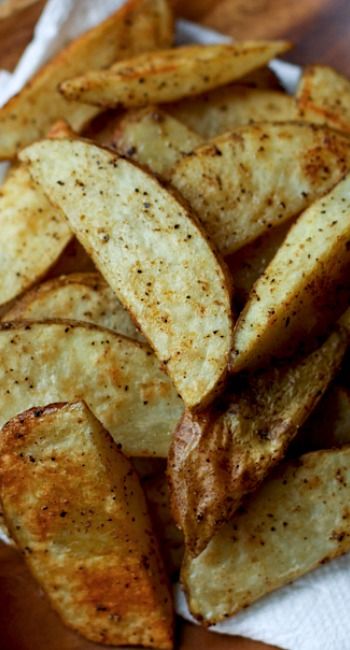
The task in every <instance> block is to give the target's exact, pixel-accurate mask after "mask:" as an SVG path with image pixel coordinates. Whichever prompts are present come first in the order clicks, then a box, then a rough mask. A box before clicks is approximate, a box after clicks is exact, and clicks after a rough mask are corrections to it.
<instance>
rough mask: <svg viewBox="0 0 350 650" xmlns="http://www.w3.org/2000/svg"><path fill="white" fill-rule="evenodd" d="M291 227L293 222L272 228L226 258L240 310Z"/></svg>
mask: <svg viewBox="0 0 350 650" xmlns="http://www.w3.org/2000/svg"><path fill="white" fill-rule="evenodd" d="M291 225H292V224H291V221H284V222H283V223H282V224H281V225H280V226H276V228H271V230H268V231H267V232H266V233H265V234H264V235H261V237H259V238H258V239H256V240H255V241H253V242H252V243H251V244H247V246H244V247H243V248H241V249H240V250H239V251H237V253H233V254H232V255H229V256H228V257H227V258H226V260H225V261H226V264H227V266H228V268H229V269H230V272H231V274H232V278H233V285H234V288H235V291H234V297H235V301H236V303H238V307H239V309H241V308H242V307H243V305H244V304H245V303H246V302H247V299H248V296H249V293H250V291H251V289H252V287H253V285H254V283H255V282H256V281H257V279H258V278H259V277H260V276H261V275H262V274H263V273H264V271H265V269H266V267H267V266H268V264H269V263H270V262H271V260H272V258H273V257H274V256H275V255H276V253H277V251H278V249H279V247H280V246H281V244H282V242H283V241H284V239H285V238H286V236H287V233H288V232H289V229H290V227H291Z"/></svg>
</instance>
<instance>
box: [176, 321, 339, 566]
mask: <svg viewBox="0 0 350 650" xmlns="http://www.w3.org/2000/svg"><path fill="white" fill-rule="evenodd" d="M349 341H350V309H349V310H348V311H347V312H346V314H345V317H344V320H343V321H340V322H339V323H338V324H337V327H336V328H335V330H334V331H333V333H332V334H331V335H330V337H329V338H328V339H327V340H326V342H325V343H324V344H323V345H322V346H321V347H320V348H318V349H317V350H316V351H314V352H312V353H311V354H309V355H308V356H306V357H301V358H300V359H298V360H296V361H294V362H291V363H288V364H285V365H282V366H275V367H272V368H271V369H267V370H263V371H261V372H260V373H259V372H255V373H254V374H252V375H251V376H248V377H247V378H246V381H244V379H242V378H239V379H237V380H236V383H234V384H233V386H231V387H230V388H229V389H228V390H227V392H226V395H224V396H223V397H222V398H221V399H219V400H218V401H217V402H216V403H214V404H213V405H211V406H210V407H208V409H206V410H204V411H202V412H201V413H198V414H193V413H191V412H189V411H187V412H185V414H184V416H183V419H182V421H180V423H179V426H178V428H177V430H176V432H175V435H174V438H173V441H172V444H171V448H170V453H169V470H168V471H169V477H170V484H171V499H172V510H173V515H174V518H175V521H176V522H177V524H178V525H179V527H180V528H181V529H182V531H183V533H184V536H185V542H186V548H187V549H188V550H189V552H190V553H191V554H193V555H198V553H200V552H201V551H202V550H203V549H204V548H205V547H206V545H207V544H208V542H209V541H210V539H211V538H212V537H213V535H214V533H215V532H216V531H217V530H218V529H219V527H220V526H221V525H222V524H224V523H225V522H227V521H229V520H230V518H231V517H232V515H233V514H234V512H235V511H236V510H237V508H238V507H239V506H240V504H241V501H242V498H243V497H244V496H245V495H246V494H247V493H249V492H252V491H253V490H255V489H256V487H257V486H258V485H259V484H260V483H261V482H262V481H263V479H264V478H265V477H266V475H267V474H268V472H269V471H270V470H271V468H272V467H273V466H274V465H275V464H276V463H277V462H279V461H281V460H282V458H283V457H284V455H285V452H286V449H287V447H288V445H289V443H290V442H291V440H292V439H293V438H294V437H295V435H296V433H297V431H298V429H299V427H300V426H301V425H302V424H303V422H304V421H305V419H306V418H307V416H308V415H309V413H310V412H311V411H312V410H313V408H314V407H315V405H316V404H317V402H318V400H319V399H320V398H321V396H322V394H323V393H324V391H325V390H326V389H327V387H328V384H329V383H330V381H331V380H332V379H333V377H334V375H335V373H336V372H337V370H338V368H339V366H340V364H341V361H342V358H343V356H344V354H345V352H346V349H347V347H348V344H349Z"/></svg>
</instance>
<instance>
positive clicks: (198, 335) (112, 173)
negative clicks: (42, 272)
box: [21, 140, 232, 407]
mask: <svg viewBox="0 0 350 650" xmlns="http://www.w3.org/2000/svg"><path fill="white" fill-rule="evenodd" d="M21 157H22V158H23V160H24V159H25V160H26V161H28V162H29V163H30V170H31V173H32V175H33V177H34V178H35V180H36V181H37V182H38V183H40V184H41V186H42V188H43V190H44V191H45V192H46V193H47V194H48V195H49V196H50V200H52V201H53V203H54V204H56V205H59V206H60V208H61V209H62V210H63V211H64V213H65V215H66V216H67V218H68V221H69V223H70V226H71V228H72V230H73V231H74V233H75V234H76V236H77V237H78V239H79V240H80V242H81V243H82V244H83V246H84V247H85V248H86V250H87V251H88V253H89V254H90V255H91V257H92V259H93V260H94V262H95V264H96V266H97V267H98V268H99V270H100V271H101V273H102V275H103V276H104V277H105V279H106V280H107V282H108V283H109V285H110V287H111V288H112V289H113V291H115V293H116V294H117V296H118V298H119V299H120V301H121V303H122V304H123V305H124V306H125V307H126V308H127V309H128V311H129V312H130V313H131V314H132V315H133V317H134V318H135V319H136V322H137V323H138V325H139V327H140V329H141V331H142V333H143V334H144V335H145V336H146V338H147V339H148V340H149V341H150V342H151V344H152V346H153V348H154V350H155V351H156V354H157V356H158V358H159V359H160V361H161V362H162V364H163V365H164V366H166V368H167V370H168V372H169V375H170V376H171V378H172V379H173V381H174V383H175V386H176V387H177V390H178V392H179V393H180V395H181V396H182V398H183V400H184V402H185V403H186V404H187V405H188V406H189V407H195V406H198V405H199V404H202V403H205V402H207V401H209V400H210V399H211V398H212V397H213V396H214V394H215V392H216V391H217V390H218V389H219V387H220V385H221V384H222V382H223V380H224V378H225V376H226V372H227V361H228V356H229V352H230V349H231V343H232V316H231V307H230V290H229V289H230V287H229V284H228V276H227V275H226V270H225V268H224V267H223V266H221V265H220V263H219V261H218V260H217V258H216V256H215V254H214V252H213V250H212V248H211V247H210V245H209V243H208V242H207V240H206V238H205V236H204V234H203V233H202V231H201V230H200V228H199V226H198V225H197V222H196V220H195V219H194V217H193V216H192V214H191V213H190V212H189V211H188V209H187V208H186V207H185V206H184V205H183V204H182V203H180V202H179V201H178V200H177V198H176V197H175V196H174V195H173V194H171V193H170V192H168V191H167V190H166V189H165V188H164V187H163V186H162V185H160V183H159V182H158V181H157V180H156V179H155V178H153V177H151V176H150V175H148V174H147V173H146V172H145V171H144V170H142V169H140V168H139V167H137V166H136V165H134V164H133V163H131V162H130V161H128V160H125V159H123V158H119V157H118V156H117V155H114V154H113V153H112V152H110V151H107V150H104V149H101V148H99V147H97V146H95V145H93V144H90V143H88V142H84V141H77V140H71V141H70V140H65V141H64V140H46V141H42V142H39V143H37V144H34V145H32V146H31V147H28V148H27V149H26V150H24V151H23V152H22V153H21Z"/></svg>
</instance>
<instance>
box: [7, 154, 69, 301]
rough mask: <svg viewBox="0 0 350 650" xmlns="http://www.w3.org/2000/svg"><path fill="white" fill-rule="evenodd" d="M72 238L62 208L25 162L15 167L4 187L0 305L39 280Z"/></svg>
mask: <svg viewBox="0 0 350 650" xmlns="http://www.w3.org/2000/svg"><path fill="white" fill-rule="evenodd" d="M70 239H71V229H70V226H69V224H68V223H67V220H66V219H65V218H64V216H63V214H62V212H61V211H60V210H59V209H58V208H55V207H53V206H52V205H51V203H49V201H48V199H47V198H46V196H45V194H44V192H43V191H42V190H41V189H40V187H37V186H36V185H35V183H34V182H33V181H32V179H31V176H30V174H29V172H28V170H27V168H26V167H25V166H24V165H19V166H17V167H15V168H14V169H13V170H12V171H11V172H10V174H9V175H8V177H7V178H6V180H5V182H4V184H3V185H2V186H1V188H0V250H1V252H0V278H1V282H0V305H4V304H5V303H7V302H8V301H10V300H13V298H15V297H16V296H18V295H19V294H21V293H22V292H23V291H25V290H26V289H28V288H29V287H30V286H31V285H33V284H34V283H35V282H38V280H40V279H41V278H42V277H43V276H44V275H45V273H47V271H48V270H49V269H50V267H51V266H53V265H54V263H55V262H56V260H57V259H58V258H59V256H60V255H61V253H62V251H63V250H64V249H65V247H66V245H67V243H68V242H69V240H70Z"/></svg>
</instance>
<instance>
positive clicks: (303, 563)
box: [182, 447, 350, 625]
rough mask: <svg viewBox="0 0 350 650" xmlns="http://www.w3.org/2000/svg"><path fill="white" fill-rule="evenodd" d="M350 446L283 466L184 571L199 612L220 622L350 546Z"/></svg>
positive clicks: (207, 620) (191, 601) (187, 562)
mask: <svg viewBox="0 0 350 650" xmlns="http://www.w3.org/2000/svg"><path fill="white" fill-rule="evenodd" d="M349 498H350V448H349V447H346V448H344V449H339V450H331V451H320V452H315V453H311V454H306V455H305V456H302V457H301V458H300V459H298V460H297V461H295V462H289V463H286V464H284V465H283V466H281V467H280V468H279V469H278V471H277V473H276V474H275V475H274V476H273V477H272V478H270V479H268V480H267V481H266V483H265V484H264V485H263V486H262V487H261V488H260V490H259V491H258V492H257V493H256V494H254V495H253V496H252V497H251V498H250V499H249V500H248V501H247V503H246V504H245V506H244V508H243V509H242V511H241V512H239V513H237V514H236V515H235V517H234V518H233V519H232V522H230V523H229V524H228V525H226V526H225V527H224V528H222V529H221V530H220V531H219V532H218V533H217V535H216V536H215V537H214V538H213V539H212V541H211V542H210V544H209V545H208V547H207V548H206V549H205V551H204V552H203V553H201V555H199V556H198V557H197V558H195V559H193V558H190V557H187V559H186V560H185V563H184V567H183V571H182V580H183V582H184V585H185V590H186V593H187V599H188V603H189V607H190V610H191V612H192V614H193V616H195V617H197V618H198V619H199V620H200V621H201V622H202V623H204V624H205V625H210V624H213V623H217V622H218V621H220V620H223V619H224V618H227V617H229V616H232V615H233V614H235V613H236V612H238V611H239V610H240V609H242V608H243V607H247V606H248V605H250V604H251V603H253V602H254V601H255V600H257V599H258V598H261V597H262V596H264V595H265V594H268V593H269V592H271V591H273V590H274V589H277V588H278V587H282V586H283V585H285V584H288V583H289V582H292V581H293V580H295V579H296V578H298V577H299V576H302V575H304V574H305V573H307V572H308V571H311V570H312V569H315V568H316V567H317V566H319V565H320V564H324V563H325V562H327V561H328V560H331V559H332V558H334V557H337V556H338V555H342V554H343V553H345V552H346V551H348V550H350V512H349Z"/></svg>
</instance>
